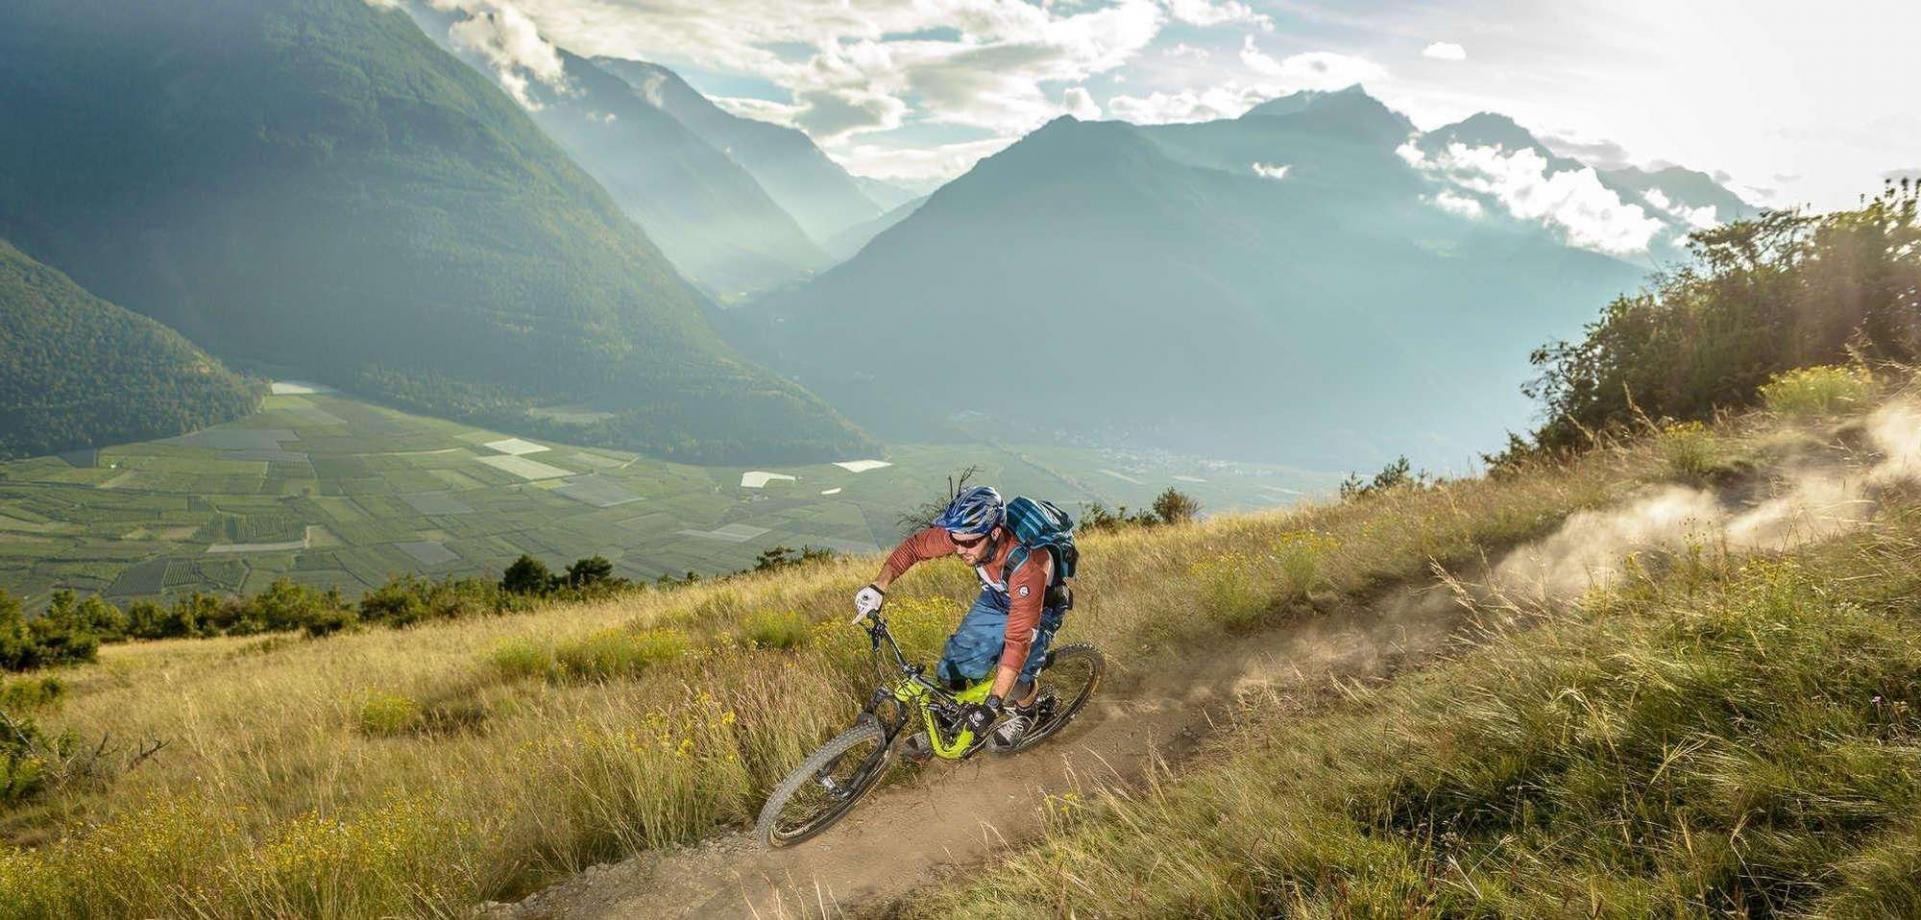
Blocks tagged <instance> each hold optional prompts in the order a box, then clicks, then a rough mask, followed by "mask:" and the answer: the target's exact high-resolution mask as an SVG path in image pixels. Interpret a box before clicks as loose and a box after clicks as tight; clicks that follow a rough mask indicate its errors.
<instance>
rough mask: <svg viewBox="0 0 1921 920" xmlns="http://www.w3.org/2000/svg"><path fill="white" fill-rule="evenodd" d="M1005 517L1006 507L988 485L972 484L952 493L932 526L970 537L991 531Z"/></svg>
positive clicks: (999, 496) (998, 495)
mask: <svg viewBox="0 0 1921 920" xmlns="http://www.w3.org/2000/svg"><path fill="white" fill-rule="evenodd" d="M1006 517H1007V506H1006V504H1004V503H1003V502H1002V501H1001V494H1000V493H999V492H996V491H994V489H993V487H992V486H975V487H973V488H971V489H968V490H966V491H965V492H962V493H961V494H959V495H956V496H954V500H953V501H951V502H948V503H947V510H946V511H942V512H941V513H940V517H938V518H935V519H934V526H935V527H939V528H941V529H942V530H945V531H947V532H948V533H957V534H964V535H967V536H974V535H977V534H984V533H988V532H990V531H992V530H993V529H994V528H996V527H999V526H1000V525H1001V521H1002V520H1004V519H1006Z"/></svg>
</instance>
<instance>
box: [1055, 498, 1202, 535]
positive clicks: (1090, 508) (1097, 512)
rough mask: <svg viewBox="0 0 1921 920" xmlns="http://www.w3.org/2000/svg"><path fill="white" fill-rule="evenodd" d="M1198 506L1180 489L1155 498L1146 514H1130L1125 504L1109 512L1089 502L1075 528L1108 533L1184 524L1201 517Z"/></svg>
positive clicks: (1097, 504) (1137, 512)
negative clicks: (1127, 529) (1135, 528)
mask: <svg viewBox="0 0 1921 920" xmlns="http://www.w3.org/2000/svg"><path fill="white" fill-rule="evenodd" d="M1200 514H1201V503H1200V501H1199V500H1197V499H1195V498H1194V497H1193V496H1191V495H1188V494H1187V493H1185V492H1182V491H1180V490H1179V489H1172V488H1170V489H1168V490H1166V491H1164V492H1162V493H1161V494H1159V495H1157V496H1155V497H1154V504H1153V505H1152V506H1151V507H1150V508H1149V509H1148V510H1146V511H1136V512H1133V513H1129V512H1128V510H1127V506H1126V505H1121V506H1119V508H1118V509H1117V510H1114V511H1109V510H1107V506H1106V505H1103V504H1101V503H1100V502H1091V503H1089V504H1088V505H1086V506H1084V507H1083V508H1082V509H1081V519H1080V521H1079V523H1078V524H1077V525H1076V528H1077V529H1078V530H1082V531H1094V532H1103V531H1106V532H1111V531H1116V530H1121V529H1124V528H1129V527H1159V526H1161V525H1162V524H1185V523H1187V522H1189V521H1192V520H1195V519H1196V518H1198V517H1200Z"/></svg>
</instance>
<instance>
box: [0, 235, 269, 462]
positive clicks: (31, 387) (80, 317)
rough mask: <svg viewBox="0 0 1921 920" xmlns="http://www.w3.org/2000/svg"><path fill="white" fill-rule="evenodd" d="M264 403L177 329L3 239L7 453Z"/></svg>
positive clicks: (173, 426) (118, 438) (2, 425)
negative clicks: (87, 287)
mask: <svg viewBox="0 0 1921 920" xmlns="http://www.w3.org/2000/svg"><path fill="white" fill-rule="evenodd" d="M259 402H260V399H259V395H258V393H257V387H256V386H255V385H254V384H252V383H250V382H249V381H247V380H246V379H244V378H242V377H240V376H239V375H237V374H235V373H233V372H232V371H229V370H227V368H225V367H224V366H222V365H221V363H220V362H219V361H217V360H215V359H214V358H212V357H210V356H209V355H207V353H205V352H203V351H201V350H200V349H198V348H195V347H194V346H193V344H192V343H190V342H188V341H187V340H186V339H184V338H182V337H181V336H180V334H179V333H177V332H174V331H173V330H171V329H168V328H167V327H165V326H163V325H161V324H159V323H157V322H154V321H153V320H150V319H147V318H146V317H144V316H137V315H135V314H134V313H132V312H130V311H128V310H125V309H123V308H121V307H119V306H116V305H114V304H111V303H108V302H106V301H104V300H101V299H100V298H98V297H95V296H93V295H92V294H89V293H87V292H86V291H85V290H83V289H81V287H80V286H79V285H77V284H74V283H73V280H72V279H70V278H68V277H67V276H66V275H63V274H61V273H60V272H58V271H56V270H54V269H52V268H49V267H47V266H46V265H43V264H41V263H40V262H38V261H36V260H34V259H33V258H32V257H30V256H28V255H27V254H26V253H23V252H21V251H20V250H18V249H16V248H14V247H13V246H12V245H11V244H9V243H7V242H6V241H5V240H0V459H12V458H15V457H24V456H33V455H37V454H48V453H54V452H57V451H64V450H70V449H73V448H85V447H99V446H104V445H108V444H120V443H125V442H128V441H141V440H147V439H150V438H163V437H169V436H171V435H176V434H181V433H184V432H188V431H193V430H195V429H198V428H204V427H206V426H208V425H214V424H218V423H220V422H225V421H230V420H232V419H236V418H239V417H241V416H244V415H246V414H248V413H250V412H252V411H253V410H254V408H255V407H256V406H257V405H259Z"/></svg>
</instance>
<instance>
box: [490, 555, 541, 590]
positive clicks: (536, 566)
mask: <svg viewBox="0 0 1921 920" xmlns="http://www.w3.org/2000/svg"><path fill="white" fill-rule="evenodd" d="M553 584H554V575H553V573H552V572H549V571H548V570H547V563H545V562H542V561H540V560H538V559H535V558H534V557H532V556H529V555H527V554H525V553H522V554H521V556H520V558H519V559H516V560H514V563H513V564H512V565H510V566H508V567H507V571H506V572H504V573H502V574H501V576H500V590H502V591H505V592H507V593H509V594H546V593H547V592H548V591H551V590H553Z"/></svg>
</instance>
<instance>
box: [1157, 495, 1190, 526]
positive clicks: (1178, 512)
mask: <svg viewBox="0 0 1921 920" xmlns="http://www.w3.org/2000/svg"><path fill="white" fill-rule="evenodd" d="M1153 514H1154V518H1155V520H1157V521H1159V522H1160V523H1162V524H1185V523H1188V522H1189V521H1192V520H1194V519H1195V518H1198V517H1200V516H1201V503H1200V502H1199V501H1197V500H1196V499H1195V498H1194V497H1193V496H1191V495H1188V494H1187V493H1185V492H1182V491H1180V490H1179V489H1173V488H1170V489H1168V490H1167V491H1165V492H1162V493H1161V494H1159V495H1157V496H1155V497H1154V506H1153Z"/></svg>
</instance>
